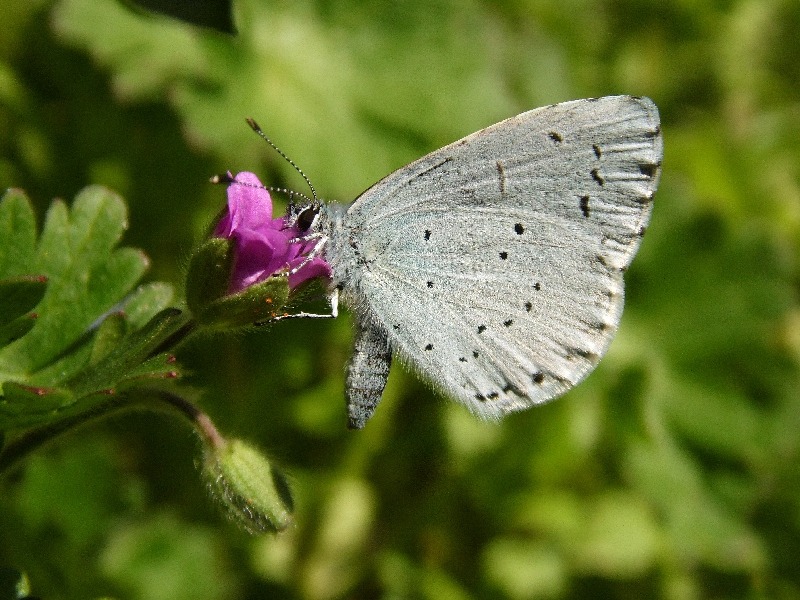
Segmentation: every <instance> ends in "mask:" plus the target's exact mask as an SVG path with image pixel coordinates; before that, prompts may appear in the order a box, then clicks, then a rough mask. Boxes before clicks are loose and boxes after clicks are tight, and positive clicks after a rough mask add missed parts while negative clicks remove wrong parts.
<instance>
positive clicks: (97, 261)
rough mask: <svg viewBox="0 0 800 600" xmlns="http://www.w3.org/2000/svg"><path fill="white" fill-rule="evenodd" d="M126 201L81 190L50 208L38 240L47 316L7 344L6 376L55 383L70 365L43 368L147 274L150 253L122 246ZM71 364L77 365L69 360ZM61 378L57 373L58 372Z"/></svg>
mask: <svg viewBox="0 0 800 600" xmlns="http://www.w3.org/2000/svg"><path fill="white" fill-rule="evenodd" d="M126 225H127V223H126V208H125V205H124V203H123V202H122V200H121V199H120V198H119V197H118V196H117V195H116V194H114V193H112V192H110V191H109V190H107V189H105V188H102V187H99V186H92V187H88V188H86V189H84V190H83V191H81V192H80V193H79V194H78V196H77V197H76V199H75V202H74V205H73V207H72V210H71V211H70V210H68V209H67V207H66V205H65V204H64V203H63V202H59V201H56V202H54V203H53V204H52V206H51V207H50V210H49V211H48V213H47V219H46V221H45V226H44V231H43V233H42V237H41V239H40V241H39V244H38V247H37V253H36V254H37V256H36V261H35V262H36V265H35V266H36V268H37V271H38V272H41V273H44V274H45V275H47V276H48V277H49V285H48V287H47V291H46V293H45V296H44V298H43V300H42V301H41V303H40V304H39V307H38V312H39V314H40V318H39V319H38V321H37V323H36V325H35V326H34V327H33V329H32V330H31V331H30V333H28V334H27V335H26V336H24V337H23V338H21V339H19V340H17V341H16V342H13V343H12V344H10V345H8V346H6V347H5V348H3V349H2V350H0V380H2V379H28V380H29V381H32V382H35V383H40V384H49V385H52V384H54V383H57V381H58V380H59V379H58V377H59V376H61V377H62V378H63V377H64V376H69V375H70V374H71V373H70V372H69V371H64V372H62V373H54V372H52V370H50V371H47V373H48V377H47V378H43V377H42V378H37V377H36V372H37V371H40V370H42V369H45V368H46V367H48V365H49V364H50V363H53V362H54V361H56V360H61V359H62V358H63V357H64V356H65V355H66V354H69V353H71V352H72V351H73V350H74V349H75V348H76V344H77V345H78V346H82V345H83V343H82V341H81V340H82V338H85V337H86V336H87V335H90V334H91V332H90V328H91V325H92V324H93V323H94V321H95V320H96V319H97V318H98V316H100V315H102V314H103V313H104V312H106V311H108V310H109V309H111V308H112V307H113V306H114V305H115V304H117V303H118V302H119V301H120V299H121V298H123V297H124V296H125V295H126V294H127V293H128V292H129V291H130V290H131V288H132V287H133V286H134V285H135V284H136V282H137V281H138V280H139V279H140V278H141V276H142V275H143V274H144V271H145V269H146V268H147V259H146V257H145V256H144V255H143V254H142V253H141V252H139V251H138V250H133V249H130V248H120V249H115V248H114V247H115V246H116V244H117V243H118V242H119V240H120V237H121V236H122V232H123V231H124V230H125V227H126ZM68 363H69V366H70V368H71V369H73V370H74V368H75V367H76V365H75V364H74V363H71V362H70V361H68ZM54 377H55V378H56V379H55V380H54V379H53V378H54Z"/></svg>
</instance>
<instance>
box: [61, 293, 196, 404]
mask: <svg viewBox="0 0 800 600" xmlns="http://www.w3.org/2000/svg"><path fill="white" fill-rule="evenodd" d="M188 321H189V319H188V317H187V316H186V314H185V313H183V312H182V311H180V310H178V309H177V308H169V309H165V310H163V311H161V312H160V313H158V314H157V315H156V316H155V317H153V318H152V319H151V320H150V322H149V323H148V324H147V325H146V326H145V327H143V328H142V329H140V330H138V331H136V332H134V333H132V334H130V335H129V336H126V337H125V339H124V340H122V341H121V342H120V343H119V344H117V345H116V347H115V348H114V349H113V350H112V351H111V352H109V353H108V355H107V356H105V357H104V358H103V360H101V361H99V362H97V363H95V364H92V365H90V366H89V367H87V368H86V369H84V370H83V371H81V372H80V373H78V374H77V375H76V376H75V377H73V378H72V379H70V380H69V381H68V382H67V384H66V385H67V387H68V388H69V389H70V390H72V391H73V392H74V393H75V394H76V395H77V396H84V395H87V394H91V393H93V392H99V391H102V390H107V389H113V388H114V387H115V386H116V385H117V383H118V382H120V381H121V380H123V379H125V378H126V377H128V376H129V375H131V373H133V376H135V377H139V376H141V375H142V374H143V373H144V371H142V370H141V369H142V368H150V367H152V366H153V365H150V367H143V366H142V363H143V362H144V361H145V360H146V359H147V358H148V357H149V356H150V355H151V354H152V353H153V352H154V351H156V350H157V349H158V347H159V346H161V345H163V344H164V341H165V340H166V339H168V338H169V337H170V336H172V335H174V334H176V333H178V331H179V330H180V329H181V328H183V327H185V326H186V325H187V324H188ZM162 362H163V360H162ZM148 364H150V363H148ZM148 372H149V371H148ZM157 372H165V369H164V367H163V366H159V367H158V368H157Z"/></svg>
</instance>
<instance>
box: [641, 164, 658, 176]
mask: <svg viewBox="0 0 800 600" xmlns="http://www.w3.org/2000/svg"><path fill="white" fill-rule="evenodd" d="M639 172H640V173H641V174H642V175H644V176H645V177H649V178H650V179H652V178H653V177H655V176H656V173H658V165H656V164H653V163H640V164H639Z"/></svg>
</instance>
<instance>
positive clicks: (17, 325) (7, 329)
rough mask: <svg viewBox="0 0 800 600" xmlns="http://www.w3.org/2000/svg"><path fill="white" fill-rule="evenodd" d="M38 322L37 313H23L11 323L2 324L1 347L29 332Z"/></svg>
mask: <svg viewBox="0 0 800 600" xmlns="http://www.w3.org/2000/svg"><path fill="white" fill-rule="evenodd" d="M35 324H36V315H35V314H29V315H23V316H21V317H19V318H18V319H14V320H13V321H11V323H6V324H5V325H2V326H0V347H3V346H5V345H6V344H9V343H11V342H13V341H14V340H18V339H19V338H21V337H22V336H23V335H25V334H26V333H28V332H29V331H30V330H31V329H32V328H33V326H34V325H35Z"/></svg>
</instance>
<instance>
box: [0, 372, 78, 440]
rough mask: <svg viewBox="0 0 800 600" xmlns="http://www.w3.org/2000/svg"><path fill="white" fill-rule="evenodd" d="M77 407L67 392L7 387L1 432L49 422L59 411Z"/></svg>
mask: <svg viewBox="0 0 800 600" xmlns="http://www.w3.org/2000/svg"><path fill="white" fill-rule="evenodd" d="M74 404H75V396H74V395H73V394H72V393H71V392H70V391H69V390H65V389H59V388H42V387H33V386H28V385H22V384H19V383H16V382H14V381H6V382H5V383H4V384H3V399H2V400H0V429H2V430H9V429H19V428H22V427H30V426H32V425H37V424H39V423H42V422H46V421H49V420H50V419H51V418H52V417H53V416H54V415H55V413H56V412H57V411H59V410H62V409H64V408H67V407H69V406H72V405H74Z"/></svg>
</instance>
